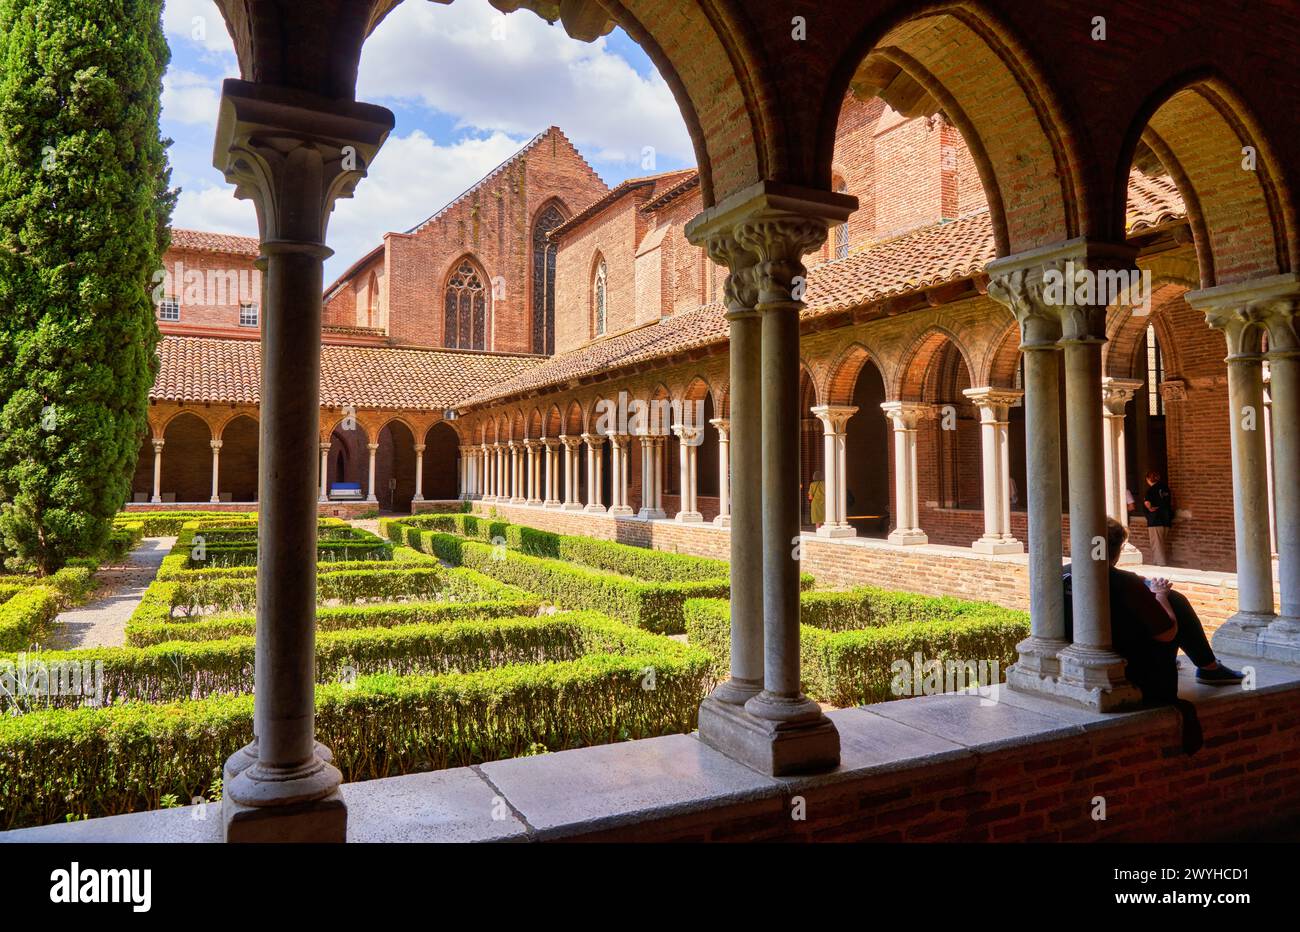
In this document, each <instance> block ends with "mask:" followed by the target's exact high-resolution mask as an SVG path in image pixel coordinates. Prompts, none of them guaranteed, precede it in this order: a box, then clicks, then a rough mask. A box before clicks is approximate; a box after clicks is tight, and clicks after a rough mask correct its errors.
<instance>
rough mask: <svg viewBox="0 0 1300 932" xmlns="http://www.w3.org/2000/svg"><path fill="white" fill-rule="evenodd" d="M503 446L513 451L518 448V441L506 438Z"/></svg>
mask: <svg viewBox="0 0 1300 932" xmlns="http://www.w3.org/2000/svg"><path fill="white" fill-rule="evenodd" d="M505 446H506V449H507V450H510V451H511V452H513V451H515V450H518V449H519V441H517V440H507V441H506V444H505Z"/></svg>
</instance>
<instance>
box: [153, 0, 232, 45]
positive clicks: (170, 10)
mask: <svg viewBox="0 0 1300 932" xmlns="http://www.w3.org/2000/svg"><path fill="white" fill-rule="evenodd" d="M163 31H164V32H165V33H166V34H167V38H168V41H170V42H174V41H175V40H176V39H185V40H188V41H190V42H193V43H195V44H196V45H199V46H202V47H203V49H205V50H206V51H209V52H223V53H229V54H230V55H231V56H232V57H233V56H234V52H235V45H234V43H233V42H231V40H230V32H229V31H228V30H227V29H226V21H225V20H224V19H223V18H222V16H221V12H220V11H219V10H218V9H217V5H216V4H215V3H213V2H212V0H166V4H165V5H164V6H163Z"/></svg>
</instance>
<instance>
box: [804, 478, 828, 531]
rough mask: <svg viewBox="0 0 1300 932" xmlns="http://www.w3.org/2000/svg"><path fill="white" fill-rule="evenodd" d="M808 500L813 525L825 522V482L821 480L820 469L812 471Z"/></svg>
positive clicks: (817, 525) (816, 525) (818, 525)
mask: <svg viewBox="0 0 1300 932" xmlns="http://www.w3.org/2000/svg"><path fill="white" fill-rule="evenodd" d="M808 501H809V503H810V507H809V509H808V510H809V511H810V512H811V517H812V523H813V526H814V527H821V525H823V524H825V523H826V484H825V483H824V482H823V481H822V472H821V470H820V469H819V470H817V471H816V472H815V473H813V477H812V482H810V483H809V484H808Z"/></svg>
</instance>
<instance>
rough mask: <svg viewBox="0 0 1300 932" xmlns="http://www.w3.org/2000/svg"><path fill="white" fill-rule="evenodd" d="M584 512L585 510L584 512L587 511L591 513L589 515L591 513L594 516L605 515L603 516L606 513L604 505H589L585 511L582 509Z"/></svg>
mask: <svg viewBox="0 0 1300 932" xmlns="http://www.w3.org/2000/svg"><path fill="white" fill-rule="evenodd" d="M582 510H583V511H586V512H589V513H591V514H593V515H603V514H604V513H605V506H604V505H588V506H587V507H586V508H584V509H582Z"/></svg>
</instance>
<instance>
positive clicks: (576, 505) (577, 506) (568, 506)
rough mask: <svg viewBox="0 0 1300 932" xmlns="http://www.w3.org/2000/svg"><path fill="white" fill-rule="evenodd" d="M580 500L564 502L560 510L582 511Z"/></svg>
mask: <svg viewBox="0 0 1300 932" xmlns="http://www.w3.org/2000/svg"><path fill="white" fill-rule="evenodd" d="M582 507H583V506H582V502H565V503H564V504H563V505H561V506H560V510H561V511H582Z"/></svg>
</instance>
